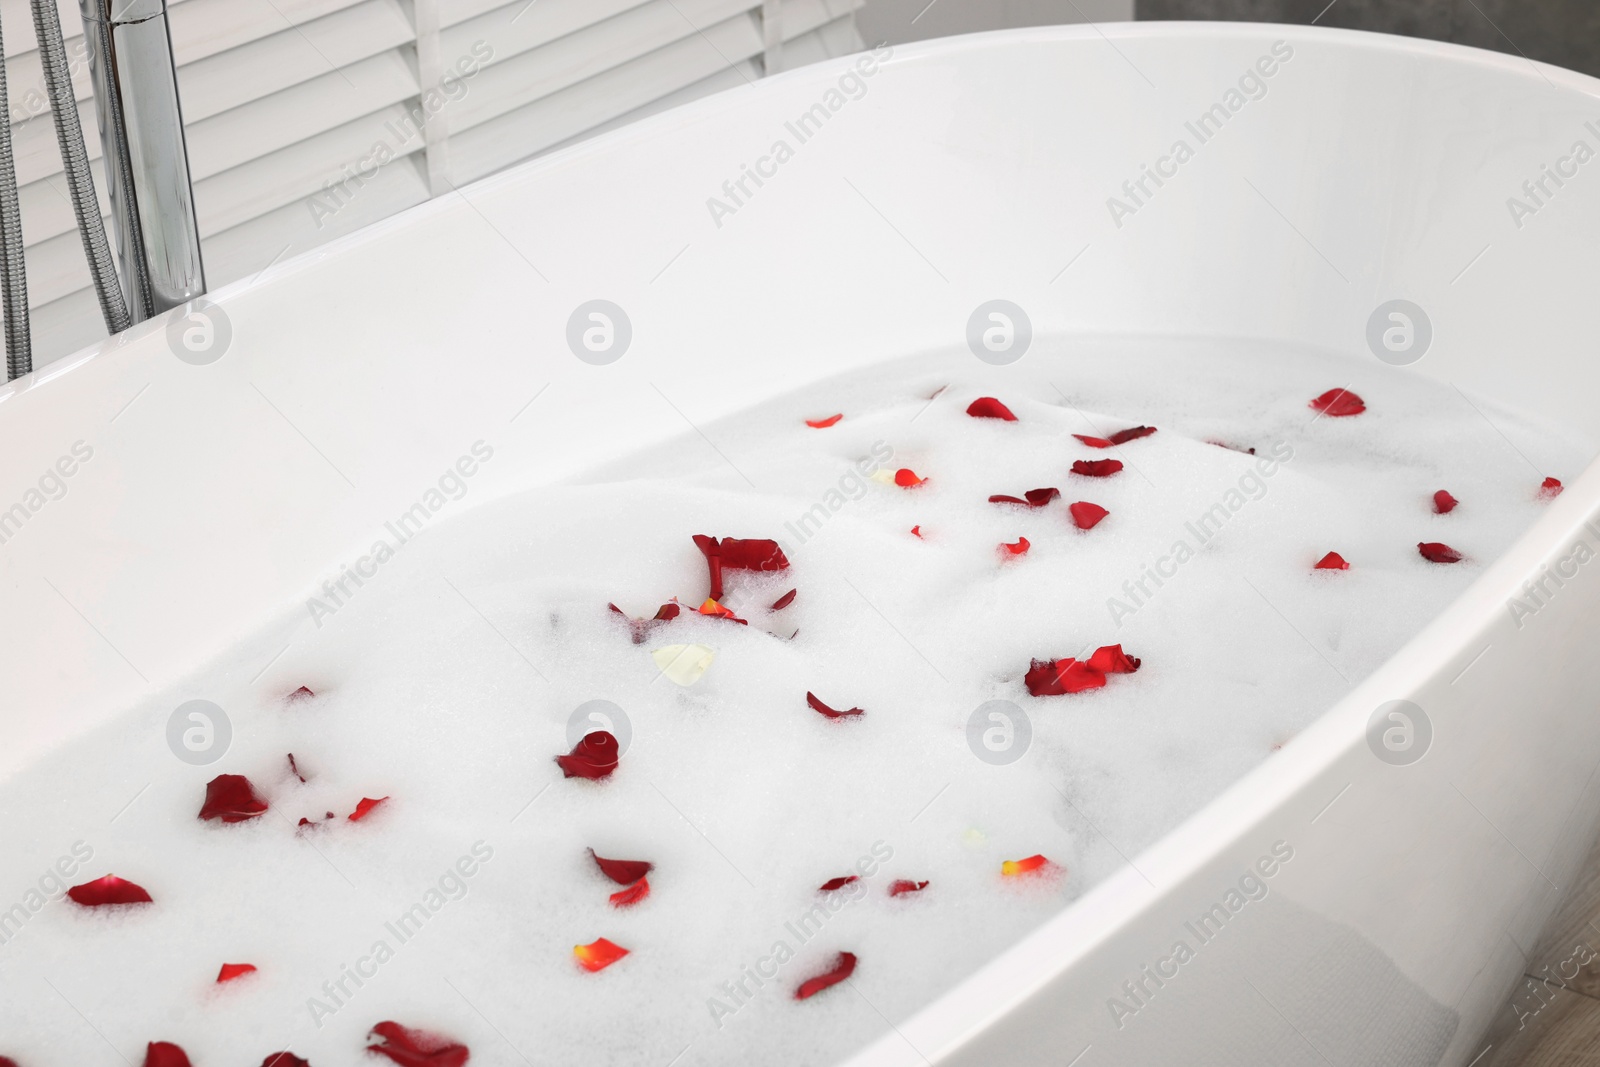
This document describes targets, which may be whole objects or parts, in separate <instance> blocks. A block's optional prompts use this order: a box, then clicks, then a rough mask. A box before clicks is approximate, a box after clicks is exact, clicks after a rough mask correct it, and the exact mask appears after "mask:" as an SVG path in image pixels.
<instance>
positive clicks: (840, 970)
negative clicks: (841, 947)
mask: <svg viewBox="0 0 1600 1067" xmlns="http://www.w3.org/2000/svg"><path fill="white" fill-rule="evenodd" d="M855 970H856V954H855V953H854V952H841V953H839V958H838V959H837V960H835V961H834V964H833V970H831V971H827V972H825V973H823V974H819V975H817V976H816V977H815V978H807V979H806V980H805V981H804V982H801V983H800V988H799V989H796V990H795V991H794V999H796V1000H806V999H808V998H810V997H814V996H816V995H817V994H818V993H820V992H822V991H823V990H824V989H827V988H828V987H829V986H831V985H838V984H839V983H840V982H842V981H844V980H845V979H846V978H849V977H850V976H851V975H852V974H854V973H855Z"/></svg>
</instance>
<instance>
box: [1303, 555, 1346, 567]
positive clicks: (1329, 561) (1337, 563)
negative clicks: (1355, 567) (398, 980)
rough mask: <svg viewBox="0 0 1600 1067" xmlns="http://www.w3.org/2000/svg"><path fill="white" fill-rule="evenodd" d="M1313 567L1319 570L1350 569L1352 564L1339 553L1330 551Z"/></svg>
mask: <svg viewBox="0 0 1600 1067" xmlns="http://www.w3.org/2000/svg"><path fill="white" fill-rule="evenodd" d="M1311 569H1312V570H1318V571H1347V570H1349V569H1350V564H1349V563H1347V562H1345V558H1344V557H1343V556H1341V555H1339V553H1337V552H1329V553H1328V554H1327V555H1326V556H1323V557H1322V558H1321V559H1319V560H1317V562H1316V565H1315V566H1314V567H1312V568H1311Z"/></svg>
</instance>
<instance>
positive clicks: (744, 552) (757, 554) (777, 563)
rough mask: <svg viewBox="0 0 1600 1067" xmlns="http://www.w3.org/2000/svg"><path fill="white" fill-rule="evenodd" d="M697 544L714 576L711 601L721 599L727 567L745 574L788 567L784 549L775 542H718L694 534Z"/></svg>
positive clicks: (727, 538) (723, 539) (726, 538)
mask: <svg viewBox="0 0 1600 1067" xmlns="http://www.w3.org/2000/svg"><path fill="white" fill-rule="evenodd" d="M694 543H695V545H696V546H697V547H698V548H699V549H700V552H701V554H702V555H704V556H705V557H706V566H707V568H708V569H709V570H710V572H711V592H710V594H709V595H710V597H711V599H712V600H721V599H722V569H723V568H724V567H728V568H732V569H733V570H744V571H781V570H784V569H786V568H787V567H788V566H789V561H788V559H787V558H785V556H784V554H783V549H781V548H779V547H778V542H776V541H768V540H765V539H763V538H748V539H741V538H737V537H724V538H722V539H721V540H718V539H717V538H715V537H707V536H706V535H705V534H695V535H694Z"/></svg>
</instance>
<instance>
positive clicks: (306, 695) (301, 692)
mask: <svg viewBox="0 0 1600 1067" xmlns="http://www.w3.org/2000/svg"><path fill="white" fill-rule="evenodd" d="M316 695H317V694H315V693H313V692H312V691H311V690H309V689H307V688H306V687H305V686H303V685H302V686H301V687H300V688H299V689H296V690H295V691H294V692H292V693H290V694H289V699H290V700H291V701H294V700H309V699H310V698H311V697H314V696H316Z"/></svg>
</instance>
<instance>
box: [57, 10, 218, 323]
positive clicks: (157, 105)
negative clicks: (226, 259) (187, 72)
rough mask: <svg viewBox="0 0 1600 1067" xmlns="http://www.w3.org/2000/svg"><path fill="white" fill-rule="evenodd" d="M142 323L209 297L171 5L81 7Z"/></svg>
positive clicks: (131, 287) (125, 265) (120, 233)
mask: <svg viewBox="0 0 1600 1067" xmlns="http://www.w3.org/2000/svg"><path fill="white" fill-rule="evenodd" d="M79 6H80V8H81V10H82V13H83V28H84V38H85V40H86V41H87V43H88V46H89V66H90V72H91V75H92V77H93V80H94V93H95V105H96V110H97V112H98V116H99V127H100V142H101V145H102V146H103V147H104V150H105V157H104V158H105V172H106V184H107V186H108V189H109V192H110V194H111V205H112V214H113V217H114V218H115V220H116V230H117V252H118V259H119V261H120V264H119V273H120V275H121V279H122V290H123V292H124V293H125V294H126V295H127V304H128V314H129V318H130V319H131V320H132V321H133V322H139V321H141V320H143V319H147V318H150V317H151V316H153V315H159V314H160V313H161V312H163V311H166V310H167V309H169V308H174V307H177V306H179V305H180V304H183V303H185V302H187V301H189V300H192V299H194V298H195V297H197V296H200V295H202V294H203V293H204V292H205V291H206V282H205V267H204V265H203V263H202V262H201V258H200V231H199V226H198V223H197V221H196V217H195V205H194V186H193V185H192V183H191V182H190V179H189V152H188V146H187V144H186V143H185V141H184V132H183V109H182V107H181V105H180V104H179V101H178V76H177V69H176V67H175V64H174V61H173V56H172V38H171V35H170V33H169V32H168V29H167V4H166V0H79Z"/></svg>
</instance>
